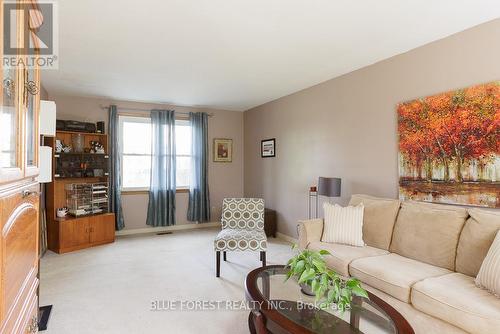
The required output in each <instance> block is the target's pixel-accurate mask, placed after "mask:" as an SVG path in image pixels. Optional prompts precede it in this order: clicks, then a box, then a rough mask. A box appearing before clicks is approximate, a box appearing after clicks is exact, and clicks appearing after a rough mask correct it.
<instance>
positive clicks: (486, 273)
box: [475, 231, 500, 298]
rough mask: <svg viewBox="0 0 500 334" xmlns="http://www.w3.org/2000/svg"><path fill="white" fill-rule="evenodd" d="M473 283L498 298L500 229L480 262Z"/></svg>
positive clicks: (499, 282)
mask: <svg viewBox="0 0 500 334" xmlns="http://www.w3.org/2000/svg"><path fill="white" fill-rule="evenodd" d="M475 283H476V285H477V286H479V287H482V288H485V289H486V290H488V291H489V292H491V293H493V294H494V295H496V296H497V297H499V298H500V231H498V232H497V236H496V237H495V240H493V243H492V244H491V247H490V250H489V251H488V254H486V257H485V258H484V261H483V264H481V269H479V273H478V274H477V277H476V280H475Z"/></svg>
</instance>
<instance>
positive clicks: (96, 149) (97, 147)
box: [90, 140, 105, 154]
mask: <svg viewBox="0 0 500 334" xmlns="http://www.w3.org/2000/svg"><path fill="white" fill-rule="evenodd" d="M90 146H92V148H91V149H90V153H97V154H104V153H105V152H104V146H103V145H102V144H101V142H98V141H94V140H92V141H91V142H90Z"/></svg>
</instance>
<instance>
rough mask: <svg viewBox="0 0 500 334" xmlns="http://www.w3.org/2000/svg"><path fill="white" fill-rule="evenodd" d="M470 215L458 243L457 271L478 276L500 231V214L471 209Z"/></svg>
mask: <svg viewBox="0 0 500 334" xmlns="http://www.w3.org/2000/svg"><path fill="white" fill-rule="evenodd" d="M469 214H470V218H469V219H468V220H467V222H466V223H465V226H464V229H463V230H462V233H461V234H460V241H459V242H458V248H457V259H456V271H458V272H460V273H462V274H465V275H469V276H476V275H477V273H478V272H479V268H480V267H481V263H483V260H484V258H485V257H486V253H488V249H490V246H491V243H492V242H493V239H495V234H496V232H497V231H498V230H499V229H500V214H499V213H497V212H493V211H487V210H481V209H469Z"/></svg>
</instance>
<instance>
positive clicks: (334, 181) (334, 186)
mask: <svg viewBox="0 0 500 334" xmlns="http://www.w3.org/2000/svg"><path fill="white" fill-rule="evenodd" d="M340 184H341V180H340V178H338V177H321V176H320V178H319V180H318V195H320V196H326V197H340V190H341V189H340Z"/></svg>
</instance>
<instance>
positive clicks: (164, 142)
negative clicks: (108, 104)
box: [139, 110, 176, 226]
mask: <svg viewBox="0 0 500 334" xmlns="http://www.w3.org/2000/svg"><path fill="white" fill-rule="evenodd" d="M151 128H152V143H151V145H152V147H151V181H150V187H149V204H148V216H147V219H146V224H148V225H150V226H170V225H175V190H176V185H175V163H176V162H175V112H174V111H173V110H152V111H151ZM139 135H140V134H139Z"/></svg>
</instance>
